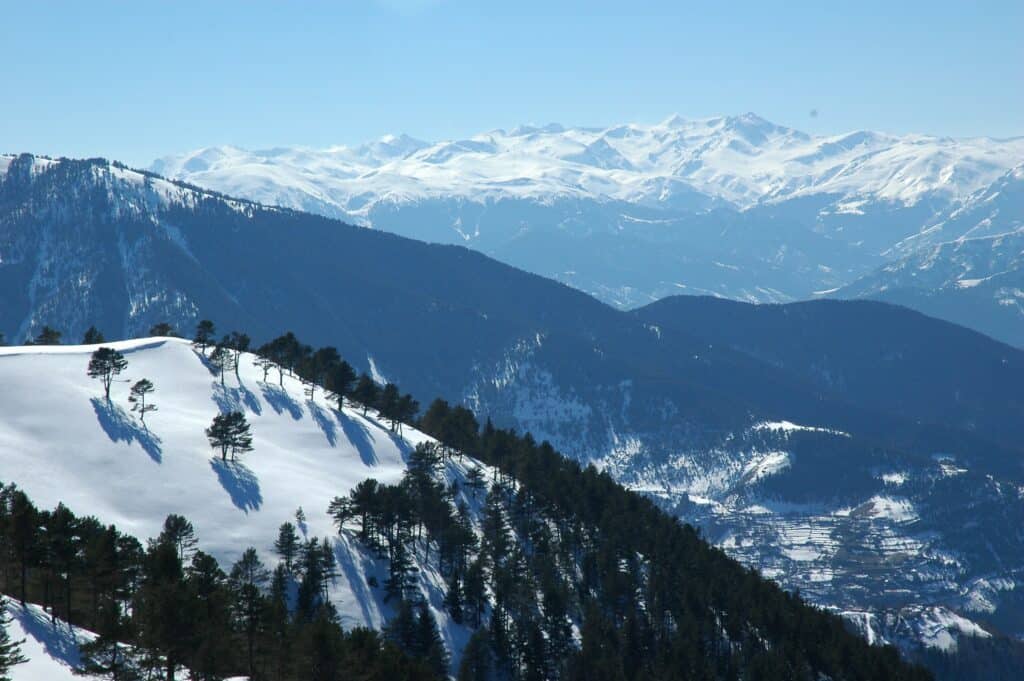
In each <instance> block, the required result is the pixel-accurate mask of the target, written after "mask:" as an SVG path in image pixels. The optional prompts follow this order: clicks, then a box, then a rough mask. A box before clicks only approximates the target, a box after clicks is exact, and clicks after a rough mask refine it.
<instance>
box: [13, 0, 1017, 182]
mask: <svg viewBox="0 0 1024 681" xmlns="http://www.w3.org/2000/svg"><path fill="white" fill-rule="evenodd" d="M773 4H774V6H772V5H773ZM840 4H841V5H842V6H843V7H841V8H840V7H838V6H839V5H840ZM831 5H836V6H837V7H831ZM0 25H2V26H3V32H2V36H3V38H2V40H0V46H2V48H3V55H4V58H3V63H4V65H3V67H2V68H0V98H2V99H0V150H2V151H33V152H37V153H46V154H52V155H67V156H85V155H103V156H108V157H112V158H119V159H122V160H125V161H127V162H129V163H132V164H136V165H145V164H148V163H149V161H150V160H151V159H152V158H154V157H155V156H158V155H161V154H164V153H170V152H176V151H184V150H188V149H193V148H197V147H201V146H207V145H213V144H236V145H239V146H244V147H250V148H265V147H272V146H278V145H293V144H301V145H312V146H326V145H331V144H350V143H357V142H361V141H364V140H366V139H369V138H373V137H377V136H380V135H382V134H385V133H388V132H407V133H409V134H411V135H414V136H418V137H423V138H428V139H435V138H450V137H457V136H463V135H468V134H472V133H475V132H480V131H483V130H487V129H491V128H498V127H512V126H515V125H517V124H520V123H546V122H550V121H558V122H561V123H564V124H567V125H606V124H611V123H616V122H623V121H638V122H654V121H658V120H661V119H663V118H665V117H666V116H668V115H669V114H671V113H674V112H678V113H680V114H682V115H684V116H692V117H701V116H710V115H717V114H732V113H743V112H745V111H754V112H756V113H758V114H760V115H762V116H764V117H766V118H769V119H771V120H774V121H776V122H779V123H783V124H787V125H791V126H794V127H798V128H801V129H804V130H808V131H813V132H841V131H845V130H850V129H854V128H872V129H879V130H885V131H891V132H910V131H920V132H928V133H934V134H942V135H952V136H965V135H992V136H1004V137H1005V136H1012V135H1022V134H1024V39H1022V33H1024V2H1021V0H1009V1H1006V2H976V3H975V2H966V1H963V2H955V3H947V2H903V1H901V0H888V1H886V2H874V1H862V2H843V3H832V2H808V3H803V2H785V3H783V2H779V3H764V2H716V3H711V2H701V3H697V4H693V5H689V6H686V5H684V3H682V2H678V1H675V2H673V1H664V2H645V1H644V0H631V1H629V2H619V3H606V2H601V1H600V0H590V1H588V2H557V1H555V0H546V1H543V2H534V1H532V0H520V1H518V2H515V3H504V2H498V1H497V0H487V1H480V2H472V3H470V2H459V1H457V0H375V1H374V0H364V1H358V0H339V1H338V2H333V3H322V4H320V3H299V2H295V3H293V2H283V1H282V2H278V3H264V2H244V3H243V2H221V1H210V2H205V3H193V2H184V1H176V2H118V3H108V2H45V1H41V2H22V1H18V2H8V1H7V0H0ZM812 110H816V111H817V112H818V115H817V116H816V117H812V115H811V111H812Z"/></svg>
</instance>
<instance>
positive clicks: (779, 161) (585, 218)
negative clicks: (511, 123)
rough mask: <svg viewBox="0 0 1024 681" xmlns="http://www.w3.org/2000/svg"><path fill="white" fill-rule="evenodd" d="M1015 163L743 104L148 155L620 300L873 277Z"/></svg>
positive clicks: (1005, 153)
mask: <svg viewBox="0 0 1024 681" xmlns="http://www.w3.org/2000/svg"><path fill="white" fill-rule="evenodd" d="M1022 161H1024V138H1012V139H990V138H971V139H953V138H948V137H935V136H928V135H890V134H884V133H877V132H870V131H855V132H850V133H846V134H839V135H810V134H806V133H803V132H801V131H799V130H794V129H792V128H787V127H784V126H780V125H776V124H774V123H771V122H769V121H766V120H764V119H763V118H760V117H758V116H756V115H754V114H749V113H748V114H744V115H741V116H729V117H717V118H707V119H698V120H687V119H683V118H680V117H679V116H673V117H671V118H669V119H667V120H665V121H663V122H661V123H658V124H655V125H634V124H628V125H616V126H612V127H609V128H579V127H577V128H567V127H563V126H561V125H556V124H552V125H547V126H543V127H528V126H527V127H520V128H516V129H513V130H508V131H506V130H493V131H490V132H486V133H482V134H479V135H475V136H473V137H470V138H467V139H462V140H448V141H441V142H428V141H423V140H417V139H413V138H410V137H408V136H405V135H399V136H387V137H384V138H382V139H380V140H377V141H375V142H371V143H368V144H364V145H361V146H353V147H344V146H340V147H331V148H327V149H309V148H288V147H286V148H277V149H270V150H263V151H248V150H243V149H239V148H235V147H210V148H206V149H199V150H196V151H193V152H189V153H185V154H179V155H173V156H168V157H165V158H162V159H159V160H157V161H156V162H154V163H153V164H152V166H151V170H153V171H155V172H157V173H159V174H162V175H166V176H168V177H172V178H176V179H181V180H186V181H188V182H191V183H194V184H197V185H200V186H203V187H208V188H211V189H215V190H218V191H222V192H224V193H226V194H229V195H232V196H240V197H245V198H249V199H253V200H256V201H260V202H263V203H265V204H272V205H281V206H287V207H291V208H297V209H301V210H305V211H312V212H315V213H320V214H322V215H326V216H330V217H337V218H341V219H343V220H346V221H350V222H354V223H357V224H361V225H364V226H368V227H374V228H377V229H382V230H385V231H391V232H395V233H398V234H402V235H405V236H410V237H413V238H417V239H423V240H427V241H434V242H438V243H451V244H465V245H467V246H469V247H471V248H475V249H478V250H480V251H482V252H484V253H486V254H488V255H491V256H493V257H495V258H498V259H499V260H502V261H504V262H508V263H510V264H513V265H516V266H518V267H522V268H523V269H526V270H528V271H531V272H536V273H538V274H541V275H543V276H547V277H551V278H553V279H557V280H558V281H562V282H564V283H566V284H569V285H571V286H574V287H576V288H578V289H581V290H583V291H586V292H588V293H590V294H592V295H594V296H596V297H598V298H600V299H602V300H604V301H605V302H608V303H610V304H613V305H616V306H619V307H624V308H629V307H634V306H637V305H642V304H645V303H648V302H651V301H652V300H656V299H660V298H662V297H665V296H667V295H674V294H679V293H687V294H703V295H713V296H720V297H726V298H733V299H737V300H746V301H750V302H787V301H792V300H798V299H804V298H808V297H811V296H815V295H829V294H834V293H836V292H837V291H838V290H839V289H841V288H842V287H844V286H847V285H849V284H852V283H853V282H855V281H856V280H858V279H859V278H861V277H876V278H877V276H879V275H881V276H883V278H884V271H885V270H883V269H880V268H884V267H885V266H886V265H888V264H890V263H891V262H892V261H894V260H896V259H897V258H899V257H901V256H902V255H907V252H908V251H912V250H914V249H917V248H919V247H921V246H923V245H926V244H929V243H934V242H935V241H936V240H937V239H945V240H949V239H955V238H959V237H961V236H963V235H964V233H965V232H966V229H960V228H961V227H962V226H964V225H963V223H964V221H965V220H966V217H967V215H968V214H970V213H972V212H974V211H976V210H977V206H978V205H979V202H982V203H984V201H983V197H984V196H994V195H1001V194H1002V193H1004V189H1005V188H1004V186H1003V185H1005V184H1006V183H1007V182H1010V183H1012V182H1016V181H1018V179H1015V178H1016V177H1017V176H1016V175H1015V173H1019V166H1020V164H1021V162H1022ZM1014 168H1017V170H1014ZM1022 217H1024V207H1022V206H1021V203H1020V202H1019V201H1017V202H1016V203H1014V204H1013V205H1004V206H1003V207H1002V209H1001V211H1000V212H999V214H998V216H995V217H993V219H992V220H991V226H992V228H993V229H996V228H998V229H1001V230H1002V231H1009V229H1008V228H1007V227H1006V225H1007V224H1010V223H1014V222H1017V223H1019V222H1020V220H1021V219H1022ZM889 288H892V286H890V287H889ZM862 289H863V287H859V288H858V290H862ZM942 300H944V299H942ZM902 302H904V303H906V304H910V305H914V304H915V303H914V302H913V299H912V298H910V297H904V299H902ZM955 307H956V306H955V305H950V306H947V305H945V304H939V305H935V304H933V305H931V306H927V309H928V312H929V313H930V314H936V315H938V316H940V317H945V318H950V319H952V320H955V321H968V322H969V323H972V324H973V325H974V326H975V327H976V328H978V329H979V330H981V331H983V332H985V333H992V334H996V335H997V336H998V337H1000V338H1002V339H1004V340H1010V341H1011V342H1017V343H1019V342H1022V341H1021V339H1022V338H1024V318H1019V319H1014V320H1013V321H1012V323H1011V326H1013V328H1014V331H1013V333H1012V334H1011V335H1010V336H1009V337H1008V336H1007V335H1006V334H1005V333H1004V327H1005V322H1001V321H1000V320H999V319H998V317H1000V312H1005V310H1003V311H1000V310H998V309H992V310H990V314H988V313H986V314H980V315H975V316H974V317H973V318H970V319H965V318H964V317H963V316H962V315H959V316H958V315H957V313H956V311H955V309H953V308H955ZM989 307H991V306H989ZM993 316H994V317H996V318H997V319H990V317H993ZM1003 316H1005V315H1003Z"/></svg>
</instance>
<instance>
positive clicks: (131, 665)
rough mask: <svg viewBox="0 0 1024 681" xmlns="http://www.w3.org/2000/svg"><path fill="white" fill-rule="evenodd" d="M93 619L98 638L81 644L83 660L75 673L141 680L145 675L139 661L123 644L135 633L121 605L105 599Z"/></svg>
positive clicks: (112, 680)
mask: <svg viewBox="0 0 1024 681" xmlns="http://www.w3.org/2000/svg"><path fill="white" fill-rule="evenodd" d="M94 621H95V624H94V625H93V626H94V627H95V629H96V631H95V632H94V633H95V634H96V638H94V639H92V640H91V641H87V642H85V643H82V644H80V645H79V655H80V661H79V665H78V667H76V668H75V669H74V670H73V671H74V673H75V674H78V675H80V676H92V677H97V678H103V679H110V681H139V680H140V679H141V678H142V675H141V673H140V671H139V669H138V665H137V662H136V661H135V659H134V655H133V654H132V650H131V648H129V647H128V646H126V645H125V644H124V642H125V641H128V640H130V638H131V636H132V633H133V632H132V629H131V624H130V620H129V618H128V617H126V616H125V615H124V613H122V612H121V607H120V605H119V604H118V603H117V602H116V601H115V600H112V599H110V600H108V599H104V600H103V602H102V603H100V605H99V611H98V613H97V614H96V618H95V620H94Z"/></svg>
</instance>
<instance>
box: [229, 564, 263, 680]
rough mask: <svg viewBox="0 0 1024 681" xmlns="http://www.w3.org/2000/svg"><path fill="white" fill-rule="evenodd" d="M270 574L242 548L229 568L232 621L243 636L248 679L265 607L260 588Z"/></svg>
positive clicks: (254, 662) (251, 674)
mask: <svg viewBox="0 0 1024 681" xmlns="http://www.w3.org/2000/svg"><path fill="white" fill-rule="evenodd" d="M269 578H270V573H269V572H267V569H266V567H264V565H263V563H262V562H261V561H260V559H259V556H258V555H257V554H256V549H254V548H249V549H246V551H245V553H243V554H242V557H241V558H240V559H239V560H238V562H237V563H235V565H234V567H232V568H231V577H230V585H231V590H232V593H233V596H234V599H233V600H234V615H235V623H236V626H237V628H238V630H239V631H241V632H242V633H243V635H244V636H245V642H246V668H247V669H248V673H249V678H255V676H256V639H257V636H258V634H259V632H260V623H261V622H262V620H263V610H264V608H265V607H266V603H265V600H264V598H263V594H262V590H263V587H264V585H265V584H266V583H267V580H268V579H269Z"/></svg>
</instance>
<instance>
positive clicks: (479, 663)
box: [457, 629, 496, 681]
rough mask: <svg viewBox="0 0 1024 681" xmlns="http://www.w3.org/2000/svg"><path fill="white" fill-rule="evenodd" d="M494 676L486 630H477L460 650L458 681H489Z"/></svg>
mask: <svg viewBox="0 0 1024 681" xmlns="http://www.w3.org/2000/svg"><path fill="white" fill-rule="evenodd" d="M495 676H496V675H495V674H494V659H493V655H492V654H491V642H490V638H489V637H488V634H487V629H477V630H476V631H474V632H473V635H472V636H471V637H470V638H469V642H468V643H466V647H465V648H463V649H462V663H461V664H460V665H459V675H458V677H457V678H458V681H491V679H493V678H495Z"/></svg>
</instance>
